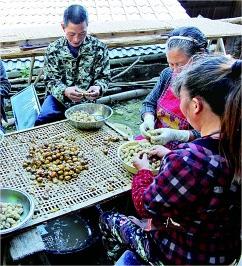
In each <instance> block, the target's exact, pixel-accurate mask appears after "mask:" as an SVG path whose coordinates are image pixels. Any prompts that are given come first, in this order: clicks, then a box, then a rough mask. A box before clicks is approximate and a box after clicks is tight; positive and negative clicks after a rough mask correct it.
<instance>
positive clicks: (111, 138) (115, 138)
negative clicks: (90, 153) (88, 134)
mask: <svg viewBox="0 0 242 266" xmlns="http://www.w3.org/2000/svg"><path fill="white" fill-rule="evenodd" d="M120 140H121V139H120V138H119V137H118V136H108V137H106V138H104V141H103V144H104V145H105V148H104V149H103V150H102V151H103V154H104V155H108V148H109V146H110V145H111V144H112V143H113V142H119V141H120Z"/></svg>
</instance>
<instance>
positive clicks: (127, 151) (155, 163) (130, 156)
mask: <svg viewBox="0 0 242 266" xmlns="http://www.w3.org/2000/svg"><path fill="white" fill-rule="evenodd" d="M151 148H152V144H151V143H150V142H148V141H143V140H142V141H128V142H126V143H124V144H122V145H120V146H119V148H118V158H119V160H120V161H121V162H122V164H123V166H124V168H125V169H126V170H128V171H129V172H130V173H132V174H136V173H137V169H136V168H135V167H134V166H133V160H134V158H135V156H136V155H137V154H138V153H141V152H142V153H148V151H149V150H150V149H151ZM149 162H150V165H151V170H152V172H153V173H155V174H157V173H158V171H159V168H160V160H157V158H149Z"/></svg>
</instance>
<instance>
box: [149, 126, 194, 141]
mask: <svg viewBox="0 0 242 266" xmlns="http://www.w3.org/2000/svg"><path fill="white" fill-rule="evenodd" d="M149 134H150V142H151V143H153V144H158V145H165V144H167V143H168V142H170V141H175V140H177V141H181V142H187V141H189V137H190V132H189V130H179V129H172V128H158V129H154V130H150V131H149Z"/></svg>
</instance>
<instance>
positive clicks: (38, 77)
mask: <svg viewBox="0 0 242 266" xmlns="http://www.w3.org/2000/svg"><path fill="white" fill-rule="evenodd" d="M42 74H43V68H41V69H40V72H39V74H38V76H37V78H36V79H35V81H34V85H36V84H37V83H38V81H39V79H40V77H41V75H42Z"/></svg>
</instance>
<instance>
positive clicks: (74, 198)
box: [0, 120, 131, 227]
mask: <svg viewBox="0 0 242 266" xmlns="http://www.w3.org/2000/svg"><path fill="white" fill-rule="evenodd" d="M65 136H73V137H76V141H75V144H76V145H77V146H78V147H79V148H80V150H82V152H83V153H84V154H85V156H86V157H87V158H88V161H89V169H88V170H85V171H82V172H81V173H80V174H79V176H78V177H77V178H74V179H71V180H70V181H63V182H60V183H58V184H53V183H52V182H51V181H46V183H45V186H40V185H39V184H38V183H37V182H36V181H33V180H31V179H30V176H31V174H30V173H28V172H27V171H26V169H25V168H24V167H23V166H22V164H23V162H24V161H25V160H26V156H27V155H28V152H29V148H30V147H31V146H33V145H40V144H43V143H52V142H56V141H58V140H59V139H61V138H64V137H65ZM107 136H120V135H119V134H118V133H117V132H116V131H114V130H113V129H111V128H109V127H108V126H106V125H104V126H103V127H102V128H101V129H100V130H97V131H79V130H77V129H75V128H74V127H72V126H71V125H70V124H69V122H68V121H67V120H65V121H61V122H56V123H52V124H48V125H44V126H40V127H36V128H32V129H30V130H25V131H21V132H18V133H10V134H7V135H6V137H5V139H4V141H3V143H2V144H1V145H0V158H1V165H0V178H1V186H2V187H12V188H17V189H21V190H23V191H26V192H28V193H30V194H32V196H33V198H34V201H35V205H36V206H35V212H34V216H33V218H32V219H31V220H30V221H29V222H28V223H27V224H26V225H25V226H24V227H28V226H31V225H35V224H38V223H41V222H43V221H46V220H48V219H51V218H54V217H58V216H60V215H63V214H67V213H70V212H72V211H75V210H78V209H81V208H84V207H87V206H90V205H93V204H96V203H98V202H100V201H103V200H107V199H111V198H112V197H113V196H116V195H118V194H120V193H122V192H125V191H128V190H129V189H130V183H131V175H130V174H129V173H127V171H126V170H125V169H124V168H123V167H122V165H121V163H120V161H119V160H118V158H117V148H118V146H119V145H121V144H122V143H124V141H119V142H112V144H111V145H110V146H109V151H108V154H107V155H104V153H103V151H102V150H103V149H104V148H105V146H104V143H103V141H104V140H105V138H106V137H107ZM46 186H48V187H49V192H48V194H49V198H48V199H46V198H45V197H44V195H45V194H46Z"/></svg>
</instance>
